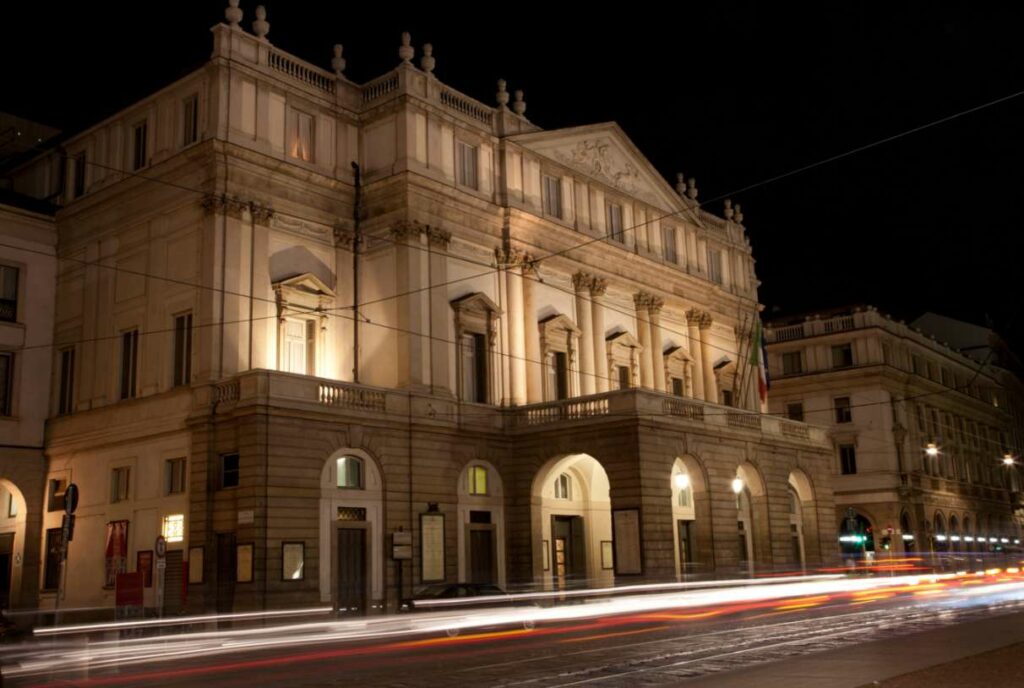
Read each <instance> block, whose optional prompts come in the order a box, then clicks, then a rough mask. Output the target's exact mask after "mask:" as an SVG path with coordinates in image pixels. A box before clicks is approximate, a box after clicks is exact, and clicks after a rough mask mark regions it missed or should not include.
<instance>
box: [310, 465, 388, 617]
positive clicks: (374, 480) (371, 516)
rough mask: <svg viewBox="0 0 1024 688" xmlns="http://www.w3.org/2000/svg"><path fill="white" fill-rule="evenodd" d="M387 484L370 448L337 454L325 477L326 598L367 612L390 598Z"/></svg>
mask: <svg viewBox="0 0 1024 688" xmlns="http://www.w3.org/2000/svg"><path fill="white" fill-rule="evenodd" d="M383 497H384V484H383V481H382V478H381V472H380V469H379V467H378V466H377V462H376V461H374V460H373V458H372V457H370V455H369V454H367V453H366V452H364V451H361V450H358V449H344V450H340V451H337V452H335V453H334V454H332V455H331V457H330V458H329V459H328V460H327V462H326V463H325V464H324V468H323V471H322V472H321V475H320V552H321V555H320V599H321V601H322V602H331V604H332V605H333V606H334V607H335V608H336V609H338V610H339V611H342V612H346V613H350V614H365V613H366V612H367V611H369V609H370V608H371V606H375V605H380V604H383V600H384V565H383V542H384V530H383V528H384V499H383Z"/></svg>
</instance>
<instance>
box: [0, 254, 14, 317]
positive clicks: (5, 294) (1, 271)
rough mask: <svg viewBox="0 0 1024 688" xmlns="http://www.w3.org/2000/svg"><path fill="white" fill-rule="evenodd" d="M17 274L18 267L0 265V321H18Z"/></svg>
mask: <svg viewBox="0 0 1024 688" xmlns="http://www.w3.org/2000/svg"><path fill="white" fill-rule="evenodd" d="M18 275H19V270H18V268H16V267H13V266H11V265H0V321H3V322H17V321H18Z"/></svg>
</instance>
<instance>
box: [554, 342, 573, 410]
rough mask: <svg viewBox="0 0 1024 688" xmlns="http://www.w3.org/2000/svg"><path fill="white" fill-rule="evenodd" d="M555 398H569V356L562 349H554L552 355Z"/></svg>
mask: <svg viewBox="0 0 1024 688" xmlns="http://www.w3.org/2000/svg"><path fill="white" fill-rule="evenodd" d="M553 363H554V372H555V398H556V399H568V398H569V357H568V356H566V354H565V352H564V351H556V352H555V356H554V361H553Z"/></svg>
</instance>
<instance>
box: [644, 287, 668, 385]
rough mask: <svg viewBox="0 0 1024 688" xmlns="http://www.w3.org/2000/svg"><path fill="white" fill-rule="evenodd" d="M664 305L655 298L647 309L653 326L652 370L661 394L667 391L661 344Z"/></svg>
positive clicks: (652, 298)
mask: <svg viewBox="0 0 1024 688" xmlns="http://www.w3.org/2000/svg"><path fill="white" fill-rule="evenodd" d="M664 305H665V302H664V301H662V300H661V299H659V298H658V297H656V296H654V297H651V299H650V302H649V304H648V307H647V313H648V317H649V322H650V326H651V370H652V371H653V373H654V388H655V389H656V390H658V391H659V392H664V391H665V359H664V352H663V351H662V349H663V345H662V343H661V308H662V306H664Z"/></svg>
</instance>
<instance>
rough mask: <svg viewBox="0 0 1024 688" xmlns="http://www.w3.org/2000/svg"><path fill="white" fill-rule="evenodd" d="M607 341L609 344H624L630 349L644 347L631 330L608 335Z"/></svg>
mask: <svg viewBox="0 0 1024 688" xmlns="http://www.w3.org/2000/svg"><path fill="white" fill-rule="evenodd" d="M605 341H606V342H607V343H608V344H613V345H615V346H624V347H627V348H630V349H643V347H642V346H641V345H640V342H639V341H637V338H636V337H634V336H633V335H632V334H630V333H629V332H616V333H615V334H613V335H610V336H608V337H607V338H606V339H605Z"/></svg>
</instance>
